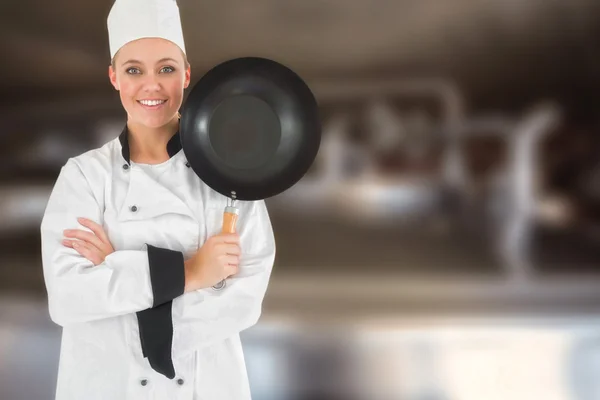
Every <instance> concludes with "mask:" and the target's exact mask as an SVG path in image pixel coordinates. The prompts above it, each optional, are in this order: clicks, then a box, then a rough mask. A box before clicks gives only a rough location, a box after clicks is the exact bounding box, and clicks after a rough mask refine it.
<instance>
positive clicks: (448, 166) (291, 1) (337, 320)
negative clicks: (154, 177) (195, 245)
mask: <svg viewBox="0 0 600 400" xmlns="http://www.w3.org/2000/svg"><path fill="white" fill-rule="evenodd" d="M111 4H112V1H101V0H87V1H74V0H55V1H52V2H43V1H40V0H20V1H18V2H17V1H3V2H2V4H1V5H0V32H1V33H2V34H1V38H2V39H0V51H1V54H2V55H3V62H2V63H0V76H1V77H2V79H0V88H1V89H0V90H1V92H2V94H3V95H2V96H1V98H0V126H1V128H0V129H1V131H0V298H1V299H0V399H1V400H47V399H53V395H54V387H55V379H56V375H57V362H58V351H59V345H60V343H59V339H60V330H59V328H58V327H57V326H56V325H54V324H53V323H52V322H51V321H50V320H49V317H48V312H47V305H46V298H45V296H46V292H45V288H44V284H43V277H42V267H41V263H40V238H39V224H40V221H41V217H42V214H43V212H44V208H45V205H46V201H47V199H48V196H49V193H50V190H51V188H52V186H53V184H54V180H55V179H56V177H57V174H58V172H59V170H60V167H61V166H62V165H63V164H64V163H65V162H66V160H67V159H68V158H69V157H72V156H75V155H78V154H80V153H82V152H84V151H87V150H89V149H92V148H95V147H99V146H101V145H102V144H104V143H105V142H107V141H109V140H111V139H112V138H114V137H116V136H117V135H118V134H119V132H120V130H121V129H122V127H123V124H124V123H125V115H124V112H123V111H122V109H121V105H120V102H119V98H118V96H117V93H116V92H114V91H113V89H112V87H111V86H110V84H109V81H108V78H107V68H108V62H109V59H108V57H109V52H108V41H107V32H106V29H105V21H106V16H107V14H108V11H109V9H110V6H111ZM179 4H180V8H181V13H182V19H183V25H184V31H185V35H186V45H187V49H188V53H189V58H190V62H191V64H192V75H193V77H194V80H196V79H198V78H199V77H200V76H202V74H203V73H205V72H206V71H207V70H208V69H209V68H211V67H212V66H214V65H216V64H218V63H219V62H221V61H225V60H227V59H230V58H234V57H238V56H247V55H254V56H263V57H268V58H271V59H274V60H277V61H279V62H282V63H284V64H286V65H288V66H290V67H291V68H292V69H294V70H295V71H297V72H298V73H299V74H300V75H301V76H302V77H303V78H305V79H306V80H307V82H308V83H309V84H310V86H311V88H312V89H313V90H314V92H315V95H316V96H317V98H318V101H319V103H320V106H321V110H322V118H323V119H322V121H323V142H322V148H321V150H320V154H319V157H318V160H317V162H316V163H315V165H314V168H313V169H312V170H311V171H310V172H309V173H308V174H307V176H306V177H305V178H304V179H303V180H302V181H300V182H299V183H298V185H296V186H295V187H294V188H292V189H290V190H289V191H288V192H286V193H284V194H282V195H280V196H277V197H275V198H272V199H269V200H268V204H269V207H270V210H271V216H272V220H273V225H274V229H275V233H276V237H277V242H278V256H277V260H276V266H275V270H274V272H273V278H272V281H271V284H270V287H269V291H268V294H267V297H266V300H265V305H264V312H263V317H262V319H261V321H260V322H259V324H258V325H256V326H255V327H253V328H251V329H249V330H248V331H246V332H244V333H243V339H244V343H245V352H246V357H247V363H248V368H249V374H250V379H251V384H252V390H253V394H254V398H255V400H317V399H320V400H321V399H322V400H329V399H331V400H334V399H336V400H337V399H339V400H362V399H369V400H379V399H381V400H387V399H394V400H475V399H478V400H481V399H484V400H493V399H502V400H507V399H511V400H537V399H542V398H543V399H545V400H598V399H600V157H598V155H599V154H600V126H599V118H598V115H599V113H598V110H600V104H599V101H598V99H599V96H598V94H599V91H600V2H599V1H595V0H503V1H476V0H437V1H436V0H419V1H415V0H396V1H386V0H363V1H360V0H326V1H316V0H287V1H282V0H279V1H278V0H255V1H243V0H231V1H223V0H203V1H194V0H179Z"/></svg>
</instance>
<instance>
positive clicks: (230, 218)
mask: <svg viewBox="0 0 600 400" xmlns="http://www.w3.org/2000/svg"><path fill="white" fill-rule="evenodd" d="M238 214H239V210H238V209H237V208H236V207H233V206H227V207H225V212H224V213H223V228H222V233H235V224H236V223H237V219H238Z"/></svg>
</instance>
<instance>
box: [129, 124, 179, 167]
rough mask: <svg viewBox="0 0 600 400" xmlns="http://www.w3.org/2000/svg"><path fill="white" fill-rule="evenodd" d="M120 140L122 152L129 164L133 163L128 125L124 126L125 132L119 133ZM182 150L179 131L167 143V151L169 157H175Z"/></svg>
mask: <svg viewBox="0 0 600 400" xmlns="http://www.w3.org/2000/svg"><path fill="white" fill-rule="evenodd" d="M119 142H121V154H122V155H123V158H124V159H125V161H126V162H127V164H131V158H130V154H129V135H128V131H127V125H125V128H123V132H121V134H120V135H119ZM179 150H181V140H180V136H179V131H177V133H175V134H174V135H173V137H172V138H171V139H169V142H168V143H167V153H168V154H169V157H173V156H174V155H175V154H177V153H179Z"/></svg>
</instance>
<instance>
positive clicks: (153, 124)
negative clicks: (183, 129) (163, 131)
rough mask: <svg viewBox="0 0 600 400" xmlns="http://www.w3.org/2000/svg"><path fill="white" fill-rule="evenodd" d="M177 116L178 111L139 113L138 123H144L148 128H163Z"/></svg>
mask: <svg viewBox="0 0 600 400" xmlns="http://www.w3.org/2000/svg"><path fill="white" fill-rule="evenodd" d="M175 118H177V113H173V115H171V114H169V115H155V116H148V115H139V116H138V117H137V118H136V120H137V122H138V124H140V125H144V126H146V127H148V128H161V127H163V126H165V125H167V124H169V123H170V122H171V121H173V119H175Z"/></svg>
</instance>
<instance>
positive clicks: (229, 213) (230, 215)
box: [213, 206, 239, 290]
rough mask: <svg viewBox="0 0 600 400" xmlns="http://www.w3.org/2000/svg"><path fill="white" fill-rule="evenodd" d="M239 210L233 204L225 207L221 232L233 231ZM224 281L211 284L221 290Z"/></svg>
mask: <svg viewBox="0 0 600 400" xmlns="http://www.w3.org/2000/svg"><path fill="white" fill-rule="evenodd" d="M238 215H239V210H238V208H237V207H234V206H227V207H225V212H224V213H223V227H222V228H221V232H222V233H235V225H236V223H237V219H238ZM225 284H226V281H225V279H223V280H222V281H221V282H219V283H217V284H216V285H214V286H213V289H215V290H221V289H223V288H224V287H225Z"/></svg>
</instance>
